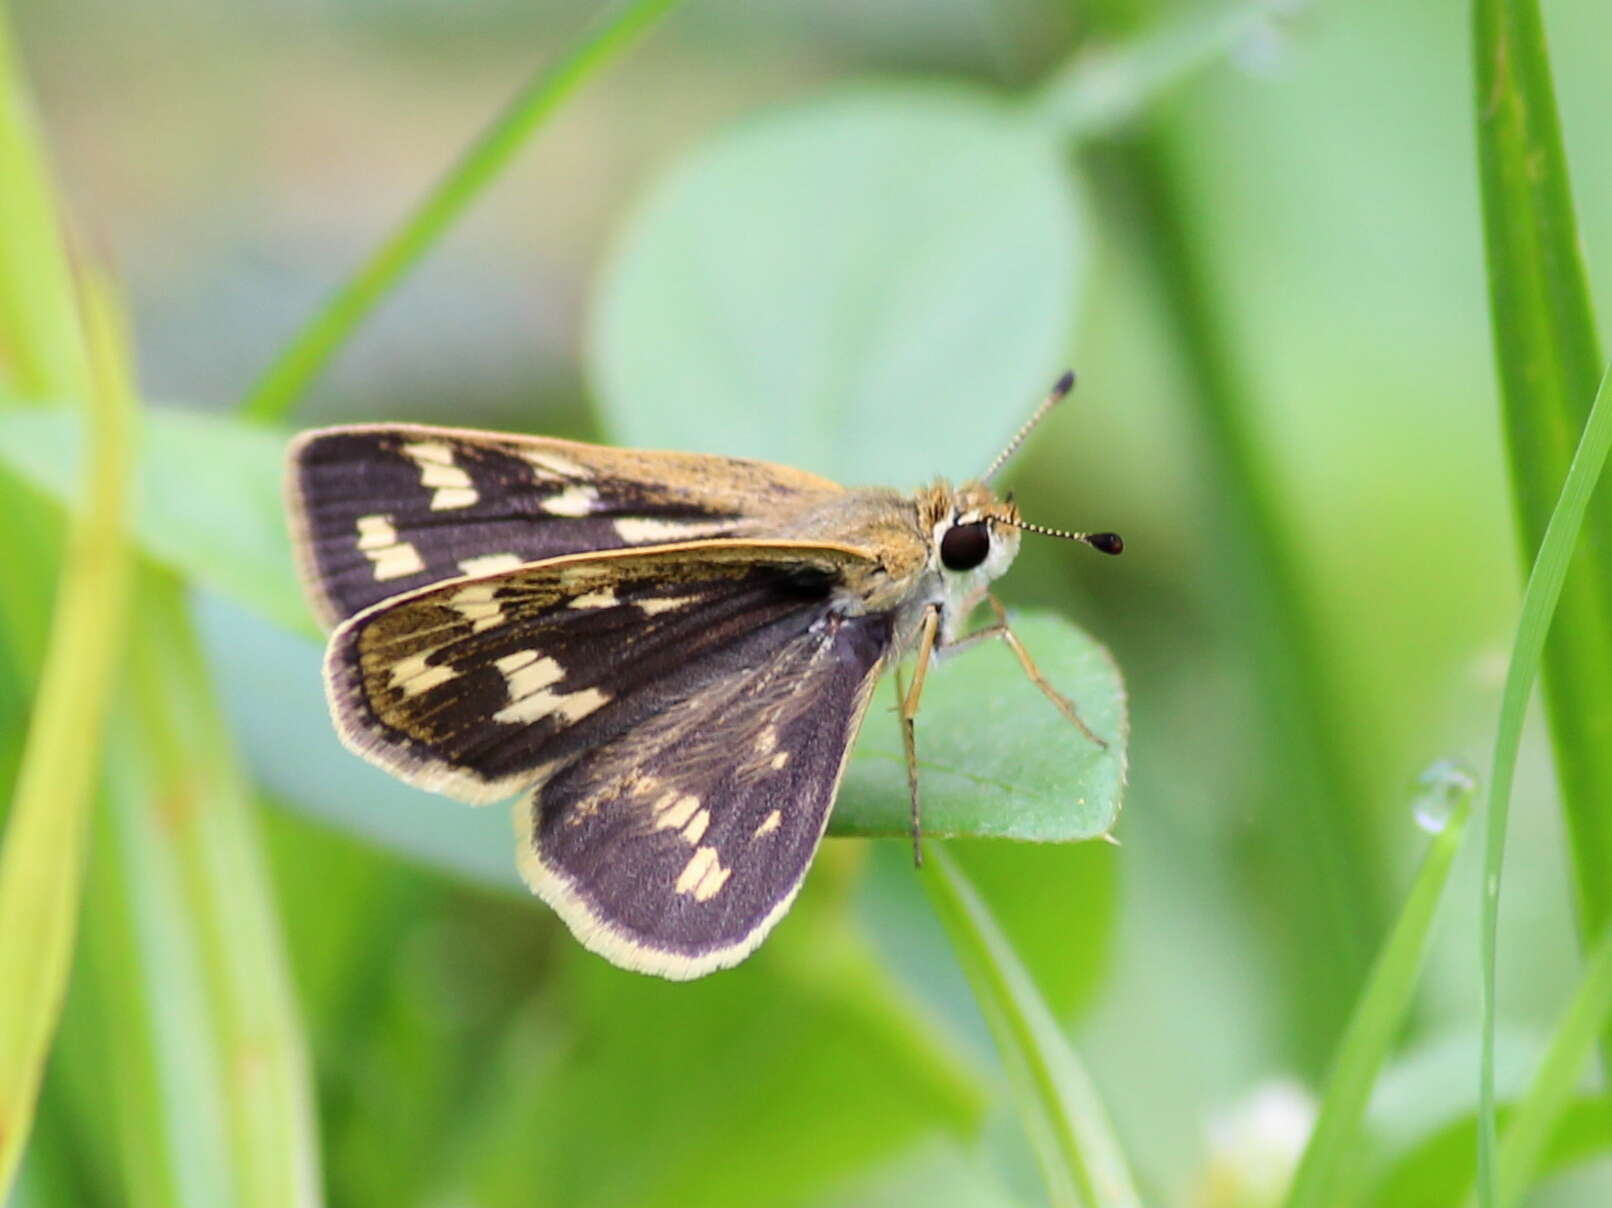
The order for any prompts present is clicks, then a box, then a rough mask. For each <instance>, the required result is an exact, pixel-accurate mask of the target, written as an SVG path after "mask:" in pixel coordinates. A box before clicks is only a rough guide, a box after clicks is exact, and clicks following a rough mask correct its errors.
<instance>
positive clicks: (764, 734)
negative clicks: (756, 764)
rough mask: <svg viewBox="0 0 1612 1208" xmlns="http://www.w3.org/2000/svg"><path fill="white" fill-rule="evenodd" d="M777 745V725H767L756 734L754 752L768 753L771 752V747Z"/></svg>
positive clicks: (759, 753) (758, 753)
mask: <svg viewBox="0 0 1612 1208" xmlns="http://www.w3.org/2000/svg"><path fill="white" fill-rule="evenodd" d="M777 745H778V727H777V726H767V727H766V728H765V729H763V730H762V731H761V733H759V734H757V735H756V754H757V755H769V754H771V753H772V750H773V748H774V747H776V746H777Z"/></svg>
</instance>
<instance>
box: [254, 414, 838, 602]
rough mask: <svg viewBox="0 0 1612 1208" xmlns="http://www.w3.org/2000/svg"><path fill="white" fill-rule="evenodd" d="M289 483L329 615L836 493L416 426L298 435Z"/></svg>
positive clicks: (305, 568)
mask: <svg viewBox="0 0 1612 1208" xmlns="http://www.w3.org/2000/svg"><path fill="white" fill-rule="evenodd" d="M288 479H289V481H288V485H287V491H286V495H287V499H288V500H289V505H288V506H289V508H290V514H291V516H290V518H291V529H292V535H293V539H294V543H295V548H296V555H297V561H298V567H299V569H300V571H301V573H302V578H303V583H304V585H305V588H306V590H307V593H308V596H309V599H310V601H311V602H312V604H313V607H314V611H315V612H316V613H317V614H318V616H319V618H320V620H322V621H323V622H325V623H326V624H334V623H335V622H336V621H339V620H341V619H342V618H344V617H348V616H352V615H353V614H354V613H357V612H359V611H361V610H362V609H364V608H367V607H369V606H370V605H372V604H375V603H378V602H379V601H381V600H384V599H387V598H389V597H391V596H395V595H399V594H401V593H403V592H407V591H411V590H414V589H416V588H419V587H422V586H425V585H427V584H430V583H435V582H439V581H441V580H444V579H450V578H457V577H459V576H462V575H476V574H487V573H492V572H495V571H502V570H510V569H513V568H514V567H516V566H520V565H522V564H524V563H528V562H537V561H542V560H544V559H547V558H554V557H559V556H562V555H566V554H576V553H584V552H588V551H592V550H612V549H623V548H633V547H640V546H650V545H665V544H669V543H672V542H680V541H688V540H696V539H707V538H716V537H727V536H741V535H744V534H745V533H746V532H748V531H750V530H751V529H752V528H753V527H754V526H755V523H756V521H758V520H759V519H761V518H763V517H766V516H769V515H772V514H774V513H777V512H788V511H790V510H791V509H798V508H800V507H802V506H804V505H807V504H809V503H811V502H813V501H816V500H820V499H822V498H825V497H831V496H833V495H835V494H838V493H839V492H840V491H841V488H840V487H839V486H837V485H836V484H834V483H832V482H829V481H828V480H827V479H823V478H818V477H817V476H816V475H813V474H807V473H805V472H804V471H800V470H794V469H791V468H789V467H787V466H778V465H773V464H771V463H769V462H760V461H745V460H741V459H738V458H728V457H712V456H705V455H701V454H692V453H655V452H642V451H635V450H625V449H611V448H606V447H603V446H599V445H589V444H582V443H579V442H577V441H566V440H554V439H551V438H547V437H532V436H511V435H506V434H501V433H491V432H475V431H470V430H466V429H455V428H433V427H428V426H426V425H421V424H385V425H356V426H351V427H340V428H325V429H321V430H318V431H313V432H307V433H304V434H303V435H301V436H299V437H298V438H297V439H296V440H295V441H294V442H293V443H292V446H291V453H290V464H289V468H288Z"/></svg>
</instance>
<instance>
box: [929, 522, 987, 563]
mask: <svg viewBox="0 0 1612 1208" xmlns="http://www.w3.org/2000/svg"><path fill="white" fill-rule="evenodd" d="M990 552H991V534H990V530H989V529H988V528H987V527H986V525H985V523H984V522H983V521H981V522H979V523H976V524H954V525H952V527H951V528H949V529H947V530H946V535H945V536H944V537H942V538H941V539H940V561H941V565H943V566H944V567H945V568H946V569H947V570H973V569H974V568H975V567H976V566H978V565H979V564H980V563H981V562H983V561H985V557H986V555H987V554H989V553H990Z"/></svg>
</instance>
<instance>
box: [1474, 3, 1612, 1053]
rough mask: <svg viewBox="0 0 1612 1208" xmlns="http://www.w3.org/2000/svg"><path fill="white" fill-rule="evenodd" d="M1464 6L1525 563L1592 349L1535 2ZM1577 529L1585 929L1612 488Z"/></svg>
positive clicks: (1561, 619) (1592, 898)
mask: <svg viewBox="0 0 1612 1208" xmlns="http://www.w3.org/2000/svg"><path fill="white" fill-rule="evenodd" d="M1472 16H1473V55H1474V63H1473V68H1474V78H1475V85H1476V89H1475V93H1474V97H1473V103H1474V108H1475V120H1476V126H1477V138H1478V158H1479V167H1480V182H1481V186H1482V202H1483V221H1484V242H1485V249H1486V252H1487V260H1488V269H1489V305H1490V315H1491V319H1492V321H1493V331H1494V349H1495V360H1496V368H1497V372H1498V376H1499V383H1500V394H1501V403H1502V413H1503V418H1504V421H1505V432H1506V443H1507V449H1508V454H1509V458H1510V467H1511V487H1512V493H1513V499H1514V504H1515V508H1516V516H1517V525H1518V532H1519V538H1520V542H1521V546H1522V550H1523V561H1524V564H1525V565H1526V564H1527V563H1529V562H1530V561H1532V560H1533V558H1534V556H1535V554H1536V551H1538V550H1540V548H1541V542H1542V540H1543V538H1544V535H1545V531H1546V527H1547V525H1548V524H1549V523H1550V522H1551V516H1552V512H1553V509H1554V508H1555V507H1556V501H1557V496H1558V494H1559V492H1560V491H1561V488H1562V483H1563V481H1564V480H1565V478H1566V475H1567V471H1568V465H1569V463H1570V462H1571V460H1572V458H1573V455H1574V449H1575V448H1576V447H1577V445H1578V439H1579V433H1580V432H1581V431H1582V430H1583V429H1584V424H1585V417H1586V415H1587V414H1588V411H1589V405H1590V400H1591V399H1592V398H1594V397H1595V389H1596V383H1597V381H1598V380H1599V378H1600V376H1601V369H1602V366H1603V360H1602V357H1601V352H1600V347H1599V341H1598V340H1597V337H1596V330H1595V318H1594V314H1593V312H1592V309H1591V303H1590V297H1589V290H1588V287H1587V286H1586V284H1585V275H1584V268H1583V264H1582V262H1581V259H1580V255H1579V239H1578V231H1577V225H1576V223H1575V220H1574V215H1573V201H1572V195H1571V191H1570V188H1569V181H1568V175H1567V162H1566V156H1565V154H1564V152H1563V148H1562V136H1561V130H1560V125H1559V123H1558V120H1557V113H1556V100H1555V96H1554V92H1553V88H1552V84H1551V72H1550V62H1549V59H1548V56H1547V53H1546V47H1545V36H1544V31H1543V29H1542V27H1541V23H1540V15H1539V8H1538V5H1537V3H1536V2H1535V0H1474V3H1473V6H1472ZM1586 116H1593V115H1586ZM1585 526H1586V528H1587V530H1588V537H1589V539H1588V540H1586V541H1585V542H1584V543H1583V548H1582V549H1581V550H1580V551H1579V552H1578V553H1577V555H1576V556H1575V562H1574V569H1573V571H1572V573H1571V574H1570V575H1569V576H1568V579H1567V582H1566V584H1565V586H1564V587H1563V588H1562V591H1561V601H1560V604H1559V605H1558V606H1557V620H1556V624H1555V626H1554V628H1553V630H1552V633H1551V636H1550V639H1549V641H1547V642H1546V644H1545V652H1544V668H1543V680H1544V701H1545V706H1546V717H1547V720H1548V722H1549V725H1550V732H1551V739H1552V743H1553V746H1554V752H1555V757H1556V774H1557V780H1558V783H1559V784H1560V786H1561V798H1562V808H1563V811H1564V813H1565V816H1566V820H1567V830H1568V835H1569V840H1570V845H1571V861H1572V867H1573V874H1574V875H1573V883H1574V889H1575V900H1576V905H1577V910H1578V919H1579V930H1580V933H1581V934H1582V935H1583V936H1585V937H1592V936H1598V935H1600V934H1601V933H1602V932H1603V931H1605V930H1606V928H1607V926H1608V924H1609V923H1612V743H1609V742H1607V740H1606V719H1607V718H1608V717H1609V716H1612V491H1607V490H1603V491H1601V492H1600V493H1599V494H1597V495H1596V496H1595V498H1594V499H1593V501H1592V502H1591V504H1590V506H1589V508H1588V511H1587V513H1586V518H1585ZM1603 1052H1607V1053H1609V1054H1612V1048H1608V1047H1607V1046H1606V1045H1603Z"/></svg>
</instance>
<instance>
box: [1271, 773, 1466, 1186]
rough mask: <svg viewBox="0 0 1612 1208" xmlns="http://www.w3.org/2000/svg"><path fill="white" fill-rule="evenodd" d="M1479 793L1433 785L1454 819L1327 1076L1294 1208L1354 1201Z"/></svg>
mask: <svg viewBox="0 0 1612 1208" xmlns="http://www.w3.org/2000/svg"><path fill="white" fill-rule="evenodd" d="M1472 788H1473V785H1472V782H1471V780H1470V779H1469V778H1465V777H1463V778H1461V780H1460V781H1454V780H1451V781H1450V782H1448V783H1446V784H1444V785H1434V786H1431V789H1432V791H1434V792H1441V791H1442V793H1443V794H1445V796H1444V799H1443V800H1442V801H1441V802H1440V805H1441V807H1442V808H1443V809H1447V810H1448V813H1447V815H1445V816H1444V817H1443V820H1442V822H1438V823H1435V824H1436V825H1440V826H1441V827H1442V829H1441V830H1440V831H1439V833H1438V834H1437V835H1436V836H1435V837H1434V839H1433V841H1432V843H1431V844H1429V845H1428V851H1427V856H1426V857H1425V858H1424V859H1423V861H1422V868H1421V871H1420V872H1419V873H1417V875H1416V882H1415V884H1413V885H1412V886H1411V891H1410V894H1409V895H1408V896H1407V897H1406V899H1405V905H1404V907H1403V908H1402V909H1401V910H1400V912H1399V918H1398V920H1397V921H1396V922H1395V923H1394V926H1393V930H1392V931H1390V932H1389V935H1388V939H1387V941H1386V942H1385V943H1384V944H1383V948H1382V951H1381V952H1380V953H1379V954H1378V956H1377V961H1376V963H1375V964H1374V965H1373V966H1372V970H1371V975H1370V977H1368V978H1367V981H1366V985H1365V987H1364V988H1363V989H1362V990H1361V993H1360V997H1359V999H1358V1000H1357V1001H1356V1002H1355V1006H1354V1011H1353V1013H1352V1015H1351V1016H1350V1019H1349V1027H1348V1029H1347V1030H1346V1031H1345V1032H1344V1034H1343V1040H1342V1042H1341V1043H1340V1044H1339V1046H1338V1051H1337V1055H1336V1056H1335V1057H1334V1058H1333V1061H1332V1067H1331V1070H1330V1071H1329V1073H1328V1076H1327V1087H1326V1096H1325V1097H1324V1098H1323V1099H1322V1101H1321V1111H1320V1114H1319V1115H1318V1116H1317V1118H1316V1121H1315V1128H1314V1130H1313V1131H1312V1132H1311V1133H1310V1141H1309V1144H1308V1145H1307V1146H1306V1147H1305V1150H1304V1156H1303V1158H1302V1159H1300V1161H1299V1168H1298V1171H1297V1172H1296V1173H1295V1174H1294V1176H1293V1186H1292V1189H1291V1190H1290V1191H1289V1192H1288V1196H1287V1199H1286V1205H1287V1208H1327V1206H1329V1205H1332V1204H1337V1203H1340V1202H1344V1201H1346V1200H1347V1198H1348V1197H1347V1195H1346V1194H1345V1192H1346V1190H1347V1189H1348V1185H1347V1179H1348V1178H1349V1177H1350V1176H1352V1175H1354V1174H1355V1173H1356V1171H1357V1167H1356V1159H1357V1156H1358V1153H1359V1149H1360V1145H1359V1134H1360V1123H1361V1120H1362V1118H1363V1117H1364V1116H1365V1112H1366V1103H1367V1101H1368V1099H1369V1098H1370V1095H1371V1089H1372V1087H1373V1086H1374V1085H1375V1084H1376V1082H1377V1077H1378V1073H1379V1072H1380V1071H1381V1069H1382V1067H1383V1063H1384V1061H1386V1060H1387V1057H1388V1054H1389V1050H1390V1048H1391V1046H1392V1045H1393V1043H1394V1039H1395V1037H1396V1036H1397V1035H1398V1034H1399V1031H1400V1029H1401V1027H1403V1025H1404V1022H1405V1013H1406V1011H1407V1010H1408V1009H1409V1007H1410V1004H1411V999H1412V997H1413V996H1414V994H1415V991H1416V983H1417V980H1418V978H1419V977H1420V975H1421V968H1422V958H1423V956H1424V955H1425V953H1426V951H1427V944H1428V937H1429V935H1430V934H1431V932H1432V928H1433V918H1434V914H1435V912H1436V911H1437V909H1438V904H1439V901H1440V900H1441V899H1442V898H1443V896H1444V886H1445V884H1446V883H1447V882H1448V881H1449V877H1450V869H1451V867H1452V866H1453V865H1454V863H1455V855H1456V852H1458V851H1459V850H1460V848H1461V837H1462V835H1463V834H1464V833H1465V830H1466V820H1467V813H1468V810H1469V809H1470V807H1471V796H1472Z"/></svg>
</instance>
